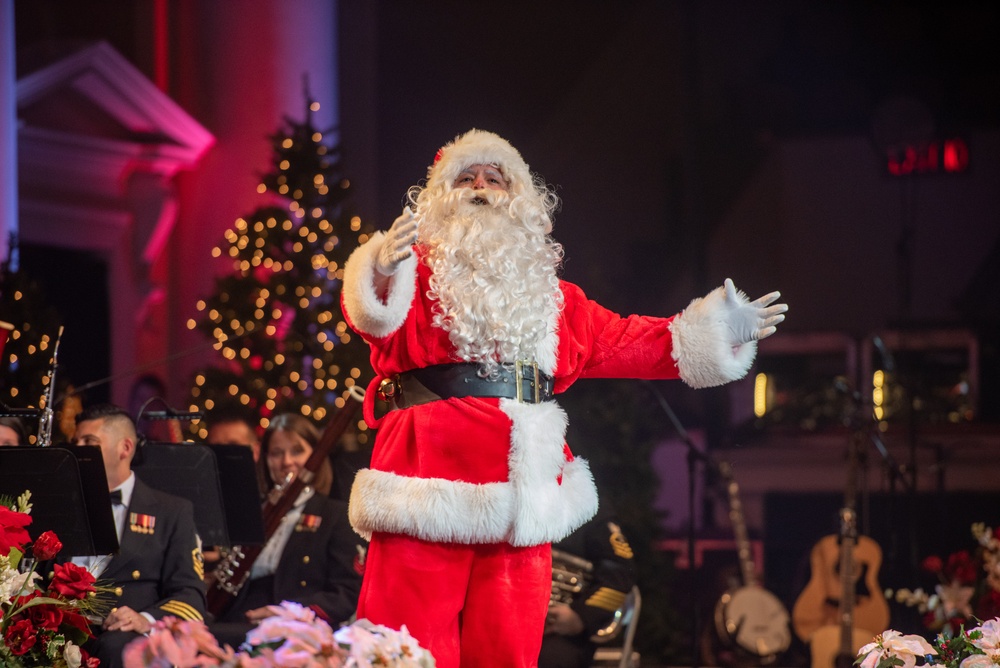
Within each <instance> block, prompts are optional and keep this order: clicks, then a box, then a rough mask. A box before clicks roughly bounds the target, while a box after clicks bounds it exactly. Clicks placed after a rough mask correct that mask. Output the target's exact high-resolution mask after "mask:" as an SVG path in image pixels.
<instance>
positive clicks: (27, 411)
mask: <svg viewBox="0 0 1000 668" xmlns="http://www.w3.org/2000/svg"><path fill="white" fill-rule="evenodd" d="M41 414H42V411H40V410H39V409H37V408H7V407H6V406H3V407H0V417H11V418H27V419H33V418H36V417H38V416H40V415H41Z"/></svg>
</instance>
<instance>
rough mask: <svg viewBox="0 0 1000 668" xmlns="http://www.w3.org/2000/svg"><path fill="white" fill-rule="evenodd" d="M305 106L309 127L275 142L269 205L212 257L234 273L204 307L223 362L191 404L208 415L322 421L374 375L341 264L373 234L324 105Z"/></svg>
mask: <svg viewBox="0 0 1000 668" xmlns="http://www.w3.org/2000/svg"><path fill="white" fill-rule="evenodd" d="M306 102H307V104H306V114H305V120H304V121H301V122H298V121H295V120H292V119H289V118H286V119H285V120H284V123H283V125H282V127H281V128H280V129H279V130H278V132H276V133H275V134H274V135H273V136H272V137H271V143H272V147H273V156H272V165H271V169H270V170H269V171H268V172H267V173H266V174H264V175H263V177H262V180H261V185H260V186H259V187H258V192H260V193H261V194H262V195H265V196H266V198H267V202H266V203H265V204H264V205H262V206H261V207H260V208H258V209H256V210H254V211H253V212H251V213H250V214H249V215H247V216H245V217H243V218H240V219H238V220H237V221H236V223H235V224H234V226H233V227H232V228H231V229H229V230H227V232H226V234H225V243H224V244H222V245H220V247H219V248H217V249H216V251H217V253H218V254H219V255H222V256H225V257H228V258H230V259H231V260H232V263H233V271H232V273H230V274H228V275H225V276H221V277H219V278H218V279H217V280H216V283H215V292H214V293H213V294H212V295H211V296H209V297H208V298H206V299H205V300H204V301H203V302H200V303H199V304H198V307H199V311H200V312H201V313H202V315H201V316H200V317H199V318H198V320H197V321H196V322H195V323H193V326H194V327H195V328H196V329H198V330H199V331H201V332H203V333H204V334H205V335H206V336H207V337H209V338H211V339H213V340H216V341H217V342H218V343H217V344H216V349H217V350H218V351H219V353H220V359H219V360H218V361H217V363H215V364H214V365H212V366H211V367H209V368H206V369H203V370H201V371H200V372H199V373H198V374H197V375H196V377H195V379H194V382H193V388H192V391H191V403H192V405H193V407H194V408H195V409H197V410H204V411H206V412H207V413H208V414H209V417H211V414H212V411H213V409H218V408H223V407H226V406H227V405H229V404H232V403H234V402H236V403H239V404H242V405H243V406H245V407H248V408H250V409H252V410H254V411H256V412H257V413H258V414H259V415H261V416H263V417H265V418H266V417H267V416H268V415H272V414H277V413H283V412H300V413H302V414H304V415H308V416H310V417H312V418H314V419H315V420H316V421H317V422H321V421H323V420H324V418H326V417H327V416H328V415H329V414H330V411H331V410H333V409H334V407H336V406H341V405H343V401H344V395H345V394H346V392H347V391H348V390H349V388H350V387H352V386H353V385H355V384H360V385H362V386H364V385H365V384H367V381H368V379H369V378H370V377H371V376H372V371H371V368H370V365H369V362H368V346H367V345H366V344H365V343H364V342H363V341H362V340H361V339H360V338H358V337H357V336H355V335H354V333H353V332H351V331H350V330H349V329H348V326H347V323H346V321H345V318H344V315H343V313H342V312H341V308H340V291H341V287H342V281H343V267H344V263H345V262H346V260H347V258H348V256H349V255H350V254H351V252H352V251H353V250H354V249H355V248H357V247H358V246H359V245H360V244H362V243H364V241H366V240H367V238H368V233H367V231H365V230H363V229H362V225H361V221H360V219H359V218H358V217H356V216H351V215H350V214H349V213H348V211H347V208H346V200H347V197H348V195H349V186H350V183H349V181H348V180H347V179H346V178H345V176H344V175H343V173H342V170H341V164H340V155H339V152H338V151H337V149H336V147H335V146H332V145H330V144H328V143H324V137H323V133H322V132H320V131H319V130H318V129H317V128H316V127H315V126H314V125H313V118H312V112H313V111H314V110H315V109H316V108H318V107H316V106H315V103H313V102H311V101H309V100H308V99H307V100H306ZM202 435H204V432H202ZM359 440H361V441H362V442H364V440H365V438H364V434H362V435H360V436H359Z"/></svg>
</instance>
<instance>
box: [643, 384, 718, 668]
mask: <svg viewBox="0 0 1000 668" xmlns="http://www.w3.org/2000/svg"><path fill="white" fill-rule="evenodd" d="M645 383H646V386H647V387H648V388H649V390H650V392H652V394H653V396H654V397H656V401H657V403H659V405H660V408H662V409H663V412H664V413H666V414H667V417H668V418H669V419H670V422H671V424H673V426H674V430H675V431H676V432H677V435H678V436H679V437H680V439H681V441H682V442H683V443H684V445H686V446H687V482H688V532H687V557H688V568H689V569H690V571H691V592H690V601H689V605H690V609H691V665H692V666H693V667H694V668H698V666H700V665H701V642H700V638H701V605H700V603H699V601H698V593H699V591H700V590H701V587H700V586H699V585H700V584H701V583H700V580H701V578H700V577H699V576H698V575H696V571H695V552H696V546H697V537H696V535H695V524H694V522H695V503H696V501H697V499H696V496H695V491H694V490H695V476H696V474H697V468H696V467H697V465H698V462H702V463H703V464H705V465H706V466H707V467H708V469H709V470H711V471H713V472H717V471H718V469H719V465H718V463H717V462H716V461H715V460H714V459H713V458H712V457H711V456H709V455H708V454H707V453H705V452H702V451H701V450H699V449H698V446H697V445H695V443H694V441H692V440H691V436H690V435H689V434H688V432H687V429H685V428H684V425H683V424H682V423H681V421H680V419H678V417H677V414H676V413H674V410H673V409H672V408H671V407H670V404H669V403H667V400H666V398H665V397H664V396H663V394H662V393H661V392H660V390H659V389H658V388H657V387H656V386H655V385H654V384H653V383H652V381H648V380H647V381H645Z"/></svg>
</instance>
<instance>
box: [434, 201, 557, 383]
mask: <svg viewBox="0 0 1000 668" xmlns="http://www.w3.org/2000/svg"><path fill="white" fill-rule="evenodd" d="M473 200H477V201H482V200H487V203H482V204H477V203H475V202H474V201H473ZM510 201H511V199H510V196H509V195H507V193H504V192H501V191H495V190H486V191H474V190H471V189H468V188H458V189H455V190H452V191H451V192H449V193H448V194H447V195H445V196H444V197H441V198H439V199H438V200H437V201H435V202H431V203H429V206H428V207H427V210H426V211H425V212H424V215H423V216H422V218H421V222H420V232H419V234H420V241H421V242H423V243H424V244H426V245H427V246H428V248H429V252H428V255H427V262H428V265H429V266H430V268H431V270H432V276H431V279H430V291H429V292H430V297H431V298H432V299H436V300H437V303H436V304H435V307H434V318H433V322H434V325H435V326H437V327H441V328H442V329H444V330H445V331H446V332H448V337H449V339H450V341H451V343H452V345H454V346H455V354H456V356H457V357H458V358H459V359H461V360H462V361H465V362H478V363H479V364H480V365H481V366H482V370H481V373H482V375H484V376H486V377H494V376H495V375H496V374H497V372H498V365H499V364H511V363H513V362H515V361H517V360H527V361H536V360H537V359H538V345H539V343H540V342H541V340H542V339H543V337H545V335H546V334H547V333H548V329H549V327H550V326H551V325H552V324H553V323H554V322H555V318H554V316H555V315H556V313H557V312H558V310H559V309H560V308H561V307H562V293H561V292H560V291H559V279H558V276H557V274H556V271H557V268H558V266H559V263H560V261H561V258H562V248H561V247H560V246H559V244H557V243H556V242H555V241H553V240H552V239H550V238H549V237H548V236H547V235H546V234H545V233H544V232H543V231H542V230H540V229H537V227H532V226H531V225H527V224H525V223H524V222H523V221H521V220H520V219H518V218H516V217H514V216H512V215H511V213H510V210H511V206H510Z"/></svg>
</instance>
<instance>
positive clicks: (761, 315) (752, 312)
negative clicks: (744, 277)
mask: <svg viewBox="0 0 1000 668" xmlns="http://www.w3.org/2000/svg"><path fill="white" fill-rule="evenodd" d="M780 296H781V293H780V292H771V293H768V294H766V295H764V296H763V297H761V298H760V299H757V300H755V301H752V302H746V301H745V299H746V295H744V294H743V293H742V292H739V293H738V292H737V291H736V286H735V285H733V281H732V279H730V278H727V279H726V300H725V302H723V308H724V309H725V319H726V325H728V326H729V331H730V333H731V334H732V344H733V345H734V346H738V345H742V344H744V343H749V342H750V341H759V340H761V339H764V338H767V337H768V336H771V335H772V334H774V332H775V330H776V329H777V327H776V325H777V324H778V323H780V322H781V321H782V320H784V319H785V316H784V315H782V314H783V313H784V312H785V311H787V310H788V304H773V302H774V301H775V300H776V299H777V298H778V297H780ZM741 297H742V299H741ZM772 304H773V305H772Z"/></svg>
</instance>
